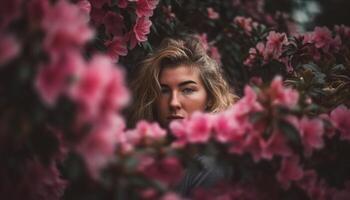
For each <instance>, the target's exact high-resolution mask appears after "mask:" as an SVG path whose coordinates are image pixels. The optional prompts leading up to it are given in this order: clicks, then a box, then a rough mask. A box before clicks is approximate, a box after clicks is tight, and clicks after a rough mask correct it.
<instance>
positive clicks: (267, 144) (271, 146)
mask: <svg viewBox="0 0 350 200" xmlns="http://www.w3.org/2000/svg"><path fill="white" fill-rule="evenodd" d="M259 142H260V146H261V149H262V152H261V157H262V158H265V159H269V160H270V159H272V158H273V156H274V155H280V156H282V157H286V156H290V155H291V154H292V150H291V149H290V148H289V146H288V144H287V140H286V138H285V136H284V135H283V134H282V133H281V132H279V131H274V132H273V133H272V135H271V136H270V137H269V138H268V139H267V140H265V139H263V138H262V137H261V138H260V139H259Z"/></svg>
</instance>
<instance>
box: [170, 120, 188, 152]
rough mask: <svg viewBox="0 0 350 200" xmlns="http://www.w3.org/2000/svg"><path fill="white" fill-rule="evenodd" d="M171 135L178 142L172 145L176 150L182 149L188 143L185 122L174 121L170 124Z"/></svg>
mask: <svg viewBox="0 0 350 200" xmlns="http://www.w3.org/2000/svg"><path fill="white" fill-rule="evenodd" d="M170 130H171V133H172V134H173V135H174V136H175V137H176V141H175V142H173V143H172V144H171V146H172V147H174V148H181V147H183V146H185V145H186V143H187V137H186V136H187V133H186V127H185V126H184V125H183V122H181V121H179V120H174V121H172V122H171V123H170Z"/></svg>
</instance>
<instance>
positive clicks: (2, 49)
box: [0, 34, 21, 66]
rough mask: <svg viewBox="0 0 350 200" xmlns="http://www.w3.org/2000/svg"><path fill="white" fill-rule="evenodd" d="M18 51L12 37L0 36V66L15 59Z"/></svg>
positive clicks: (18, 47)
mask: <svg viewBox="0 0 350 200" xmlns="http://www.w3.org/2000/svg"><path fill="white" fill-rule="evenodd" d="M20 50H21V48H20V45H19V44H18V42H17V40H16V39H15V38H14V37H13V36H10V35H4V34H0V66H1V65H4V64H6V63H7V62H9V61H11V60H12V59H13V58H15V57H16V56H17V55H18V53H19V52H20Z"/></svg>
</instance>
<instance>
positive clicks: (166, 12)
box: [162, 5, 176, 22]
mask: <svg viewBox="0 0 350 200" xmlns="http://www.w3.org/2000/svg"><path fill="white" fill-rule="evenodd" d="M162 10H163V13H164V15H165V16H166V21H167V22H170V21H171V20H173V19H175V18H176V15H175V13H173V11H172V8H171V5H168V6H162Z"/></svg>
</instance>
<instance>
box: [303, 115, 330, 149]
mask: <svg viewBox="0 0 350 200" xmlns="http://www.w3.org/2000/svg"><path fill="white" fill-rule="evenodd" d="M299 131H300V136H301V140H302V142H303V144H304V152H305V154H306V155H307V156H310V155H311V153H312V149H320V148H322V147H323V146H324V143H323V138H322V136H323V133H324V131H323V123H322V121H321V120H319V119H311V120H310V119H308V118H306V117H303V118H302V119H301V120H300V122H299Z"/></svg>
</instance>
